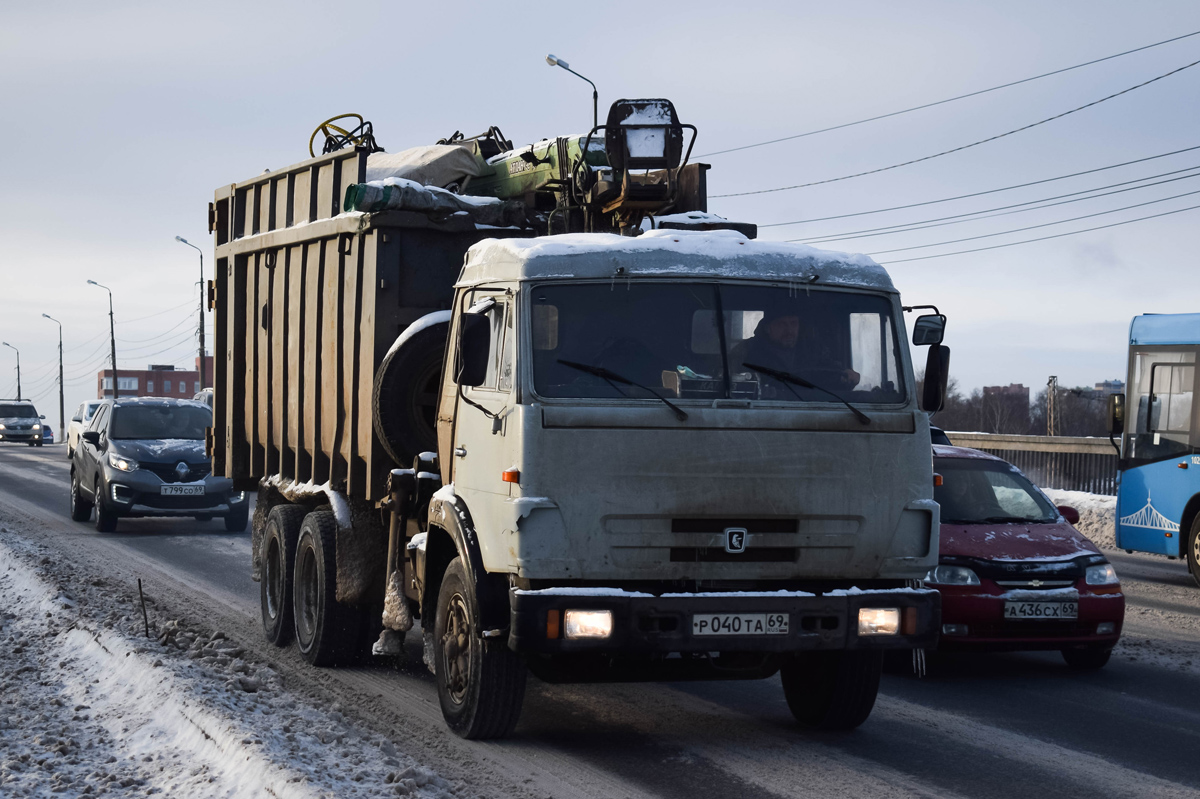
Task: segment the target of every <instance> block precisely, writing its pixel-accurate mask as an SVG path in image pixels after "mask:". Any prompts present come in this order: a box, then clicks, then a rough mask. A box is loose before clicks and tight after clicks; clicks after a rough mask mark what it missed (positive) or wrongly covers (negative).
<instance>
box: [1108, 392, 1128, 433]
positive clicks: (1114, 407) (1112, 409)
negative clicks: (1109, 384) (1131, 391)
mask: <svg viewBox="0 0 1200 799" xmlns="http://www.w3.org/2000/svg"><path fill="white" fill-rule="evenodd" d="M1124 432H1125V395H1124V394H1109V395H1108V434H1109V435H1110V436H1119V435H1121V434H1122V433H1124Z"/></svg>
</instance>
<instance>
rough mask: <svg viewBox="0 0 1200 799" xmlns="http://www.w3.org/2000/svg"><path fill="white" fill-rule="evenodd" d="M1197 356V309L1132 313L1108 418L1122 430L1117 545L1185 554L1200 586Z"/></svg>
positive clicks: (1199, 334) (1199, 385) (1199, 331)
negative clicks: (1121, 388)
mask: <svg viewBox="0 0 1200 799" xmlns="http://www.w3.org/2000/svg"><path fill="white" fill-rule="evenodd" d="M1198 354H1200V313H1193V314H1143V315H1141V316H1136V317H1134V319H1133V322H1132V323H1131V324H1130V326H1129V371H1128V377H1127V379H1126V381H1125V396H1124V397H1123V398H1122V397H1120V396H1117V397H1114V398H1113V399H1112V400H1111V401H1110V403H1111V404H1110V406H1109V407H1110V412H1109V417H1110V422H1111V424H1112V431H1113V433H1114V434H1115V433H1118V432H1119V433H1121V444H1120V450H1121V457H1120V462H1119V465H1118V487H1117V512H1116V517H1117V518H1116V536H1117V547H1118V548H1120V549H1125V550H1129V551H1137V552H1152V553H1155V554H1158V555H1167V556H1170V557H1172V558H1186V559H1187V561H1188V569H1189V570H1190V571H1191V573H1192V577H1193V578H1195V580H1196V582H1197V584H1200V403H1195V402H1193V401H1192V398H1193V397H1195V396H1196V394H1197V391H1200V383H1197V379H1198V378H1200V372H1197V370H1196V361H1197V360H1198V358H1197V355H1198Z"/></svg>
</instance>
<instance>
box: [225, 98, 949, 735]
mask: <svg viewBox="0 0 1200 799" xmlns="http://www.w3.org/2000/svg"><path fill="white" fill-rule="evenodd" d="M688 132H689V127H688V126H685V125H683V124H682V123H680V122H679V120H678V117H677V116H676V112H675V109H674V107H673V106H672V105H671V104H670V103H669V102H668V101H666V100H623V101H619V102H617V103H615V104H614V105H613V107H612V110H611V111H610V113H609V117H608V120H607V122H606V124H605V125H602V126H598V127H597V128H596V129H594V130H592V131H591V132H590V133H589V134H587V135H586V136H574V137H564V138H560V139H552V140H547V141H544V142H541V143H539V144H536V145H533V146H530V147H526V148H514V147H513V146H512V144H511V143H510V142H508V141H507V140H505V139H504V138H503V135H502V134H500V133H499V131H498V130H497V129H495V128H492V129H490V130H489V132H488V133H487V134H485V135H483V136H479V137H473V138H469V139H468V138H465V137H462V136H461V135H455V136H452V137H448V138H447V139H446V140H443V141H442V142H441V143H439V144H437V145H430V146H428V147H421V148H414V149H413V150H408V151H404V152H401V153H397V154H394V155H392V154H388V153H383V152H380V151H379V150H378V145H377V144H376V143H375V140H374V137H373V135H372V131H371V130H370V128H369V123H363V124H360V125H359V126H358V127H357V128H355V129H353V130H345V129H343V128H336V127H330V126H327V127H326V134H327V139H326V149H327V150H329V152H327V153H324V154H322V155H317V156H314V157H312V158H311V159H309V160H306V161H303V162H301V163H298V164H296V165H294V166H291V167H288V168H286V169H283V170H280V171H274V172H267V173H264V174H262V175H258V176H256V177H254V178H251V179H250V180H248V181H245V182H243V183H235V184H230V185H228V186H225V187H223V188H221V189H218V190H217V192H216V197H215V201H214V203H213V204H212V206H211V208H210V226H211V230H212V232H213V233H214V234H215V239H216V247H215V249H216V252H215V255H216V279H215V281H214V283H213V285H212V286H211V289H210V304H211V307H212V308H213V310H214V311H215V314H216V336H217V347H216V351H217V354H218V355H217V360H216V382H215V395H214V409H215V417H214V427H213V428H212V430H211V435H210V439H209V449H210V453H211V456H212V458H213V464H214V471H215V473H216V474H221V475H226V476H228V477H231V478H232V479H233V480H234V481H235V486H236V487H238V488H241V489H245V490H257V491H258V504H257V509H256V512H255V517H254V522H253V564H252V568H253V573H254V576H255V578H256V579H258V580H259V581H260V582H261V589H262V590H261V597H262V619H263V628H264V631H265V634H266V636H267V638H268V639H270V640H271V641H273V642H274V643H276V644H278V645H280V646H284V645H288V644H290V643H291V642H292V641H293V640H295V642H296V645H297V646H298V648H299V651H300V652H301V654H302V655H303V656H304V657H305V658H306V659H307V660H308V661H309V662H310V663H312V664H313V665H315V666H336V665H339V664H348V663H355V662H361V661H362V660H363V659H367V658H370V657H372V655H374V656H377V657H378V656H391V657H395V656H404V655H405V654H407V653H411V652H412V649H415V643H416V641H417V640H420V641H421V642H422V644H423V653H424V658H425V662H426V664H427V665H428V666H429V668H430V669H431V670H432V671H433V672H434V674H435V675H436V681H437V688H438V695H439V698H440V702H441V707H442V710H443V712H444V715H445V719H446V722H447V724H448V725H449V727H450V728H451V729H452V730H453V731H454V732H455V733H457V734H458V735H460V736H463V737H466V738H494V737H500V736H504V735H506V734H508V733H509V732H511V731H512V730H513V729H514V727H515V725H516V724H517V720H518V716H519V714H520V709H521V704H522V699H523V695H524V690H525V683H526V679H527V675H528V674H530V673H532V674H533V675H534V676H535V677H537V678H539V679H542V680H546V681H554V682H598V681H617V680H624V681H667V680H671V681H675V680H718V679H720V680H724V679H761V678H767V677H770V676H772V675H774V674H776V673H778V674H780V675H781V679H782V684H783V689H784V692H785V694H786V698H787V702H788V705H789V707H790V708H791V710H792V712H793V713H794V715H795V717H796V719H797V720H798V721H799V722H800V723H802V724H804V725H808V726H813V727H820V728H834V729H837V728H841V729H846V728H852V727H855V726H857V725H859V724H861V723H862V722H863V721H864V720H865V719H866V718H867V716H868V715H869V713H870V711H871V708H872V706H873V704H874V701H875V696H876V692H877V689H878V685H879V679H880V672H881V668H882V660H883V654H884V652H885V651H886V650H912V651H918V650H922V649H925V648H929V647H932V646H933V645H934V644H935V642H936V638H937V632H938V629H939V617H940V613H939V604H938V594H937V592H936V591H932V590H927V589H925V588H924V587H923V585H922V578H923V577H924V575H925V574H926V573H927V572H928V571H929V569H931V568H932V567H933V566H935V565H936V564H937V547H938V524H939V517H938V506H937V505H936V504H935V503H934V501H933V481H934V474H933V470H932V456H931V448H930V437H929V423H928V416H927V411H929V410H936V409H937V408H938V407H940V404H941V397H942V395H943V394H944V390H945V368H946V364H947V361H948V357H949V352H948V349H947V348H945V347H943V346H942V345H941V340H942V331H943V329H944V326H945V317H944V316H941V315H940V314H938V313H936V309H934V313H929V314H925V315H923V316H920V317H919V318H918V319H917V320H916V322H915V324H914V325H913V341H914V343H915V344H916V345H922V346H923V345H928V346H929V351H928V356H929V357H928V360H927V363H926V365H925V373H924V376H925V379H924V384H923V390H922V391H920V392H919V391H918V383H917V381H916V380H915V379H914V371H913V364H912V363H911V360H910V354H909V347H908V346H907V342H906V340H905V338H906V333H905V320H904V312H905V311H906V310H910V309H907V308H904V307H902V306H901V302H900V297H899V294H898V293H897V291H896V288H895V287H894V286H893V284H892V281H891V279H890V278H889V276H888V274H887V273H886V272H885V271H884V269H883V268H881V267H880V266H878V265H877V264H875V263H874V262H873V261H872V260H870V259H869V258H867V257H865V256H849V255H842V254H838V253H831V252H825V251H821V250H816V249H812V248H809V247H804V246H798V245H788V244H775V243H764V242H760V241H757V240H756V239H755V238H754V233H755V228H754V226H753V225H749V224H743V223H732V222H727V221H725V220H722V219H720V218H719V217H715V216H713V215H711V214H709V213H707V207H706V200H705V193H706V192H705V184H706V177H705V174H706V170H707V166H706V165H703V164H688V163H687V160H688V159H687V150H690V146H689V147H687V148H686V149H685V146H684V143H685V139H687V138H688ZM691 132H692V133H693V136H694V129H691ZM919 393H920V394H921V397H920V401H919V398H918V394H919ZM414 627H415V629H412V631H411V633H410V632H409V631H410V629H411V628H414ZM406 635H411V636H412V638H411V639H410V642H411V644H413V645H414V646H413V647H406V646H405V639H406Z"/></svg>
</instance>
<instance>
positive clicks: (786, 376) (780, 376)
mask: <svg viewBox="0 0 1200 799" xmlns="http://www.w3.org/2000/svg"><path fill="white" fill-rule="evenodd" d="M742 366H745V367H746V368H747V369H750V370H752V371H755V372H762V373H763V374H764V375H768V376H770V377H773V378H775V379H776V380H778V381H780V382H782V383H783V384H785V385H787V386H788V388H789V389H791V392H792V393H793V394H796V390H795V389H794V388H791V385H790V384H793V383H794V384H795V385H797V386H800V387H801V388H812V389H816V390H817V391H822V392H824V393H826V394H828V395H829V396H831V397H833V398H834V399H835V400H837V401H838V402H840V403H842V404H843V405H845V406H846V407H847V408H849V409H850V410H851V411H853V412H854V415H855V416H857V417H858V421H860V422H862V423H863V424H870V423H871V417H870V416H867V415H866V414H865V413H863V412H862V411H860V410H859V409H858V408H855V407H854V406H853V405H851V404H850V403H849V402H847V401H846V400H845V399H844V398H842V397H841V396H839V395H837V394H835V393H834V392H832V391H830V390H829V389H827V388H825V387H824V386H818V385H817V384H816V383H810V382H808V381H807V380H805V379H804V378H803V377H799V376H798V375H794V374H792V373H791V372H784V371H781V370H779V369H772V368H771V367H769V366H760V365H758V364H756V363H743V364H742ZM796 399H798V400H801V402H803V400H802V399H801V397H800V395H799V394H796Z"/></svg>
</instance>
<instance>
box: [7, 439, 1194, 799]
mask: <svg viewBox="0 0 1200 799" xmlns="http://www.w3.org/2000/svg"><path fill="white" fill-rule="evenodd" d="M67 489H68V463H67V461H66V459H65V450H64V449H63V447H62V446H61V445H57V446H49V447H44V448H41V449H35V448H27V447H23V446H11V445H0V508H3V509H5V510H8V511H12V512H13V513H15V514H16V515H17V516H18V517H19V516H24V517H25V518H28V519H30V520H32V521H36V524H37V525H38V526H39V527H40V529H42V530H43V533H42V534H43V535H45V536H49V537H51V538H53V539H55V540H56V541H58V542H59V545H60V546H62V547H64V548H71V547H74V548H76V549H78V550H79V551H81V552H83V551H87V552H91V553H94V554H95V555H96V557H98V558H103V557H106V558H108V559H109V562H111V563H112V564H114V565H113V568H114V569H119V568H121V566H122V565H123V564H125V563H130V564H137V565H138V568H140V569H142V570H143V571H146V573H148V574H153V575H154V578H155V579H156V580H158V581H159V582H169V583H171V587H170V588H171V591H172V592H174V595H175V596H176V597H178V598H181V601H186V602H188V603H191V604H192V605H194V606H195V609H197V610H199V611H202V612H204V613H207V614H210V615H211V616H212V617H213V618H214V619H217V620H222V621H223V622H224V623H226V624H227V625H232V626H233V628H234V629H233V632H234V633H235V634H242V635H246V636H248V637H251V636H253V635H254V633H255V631H256V628H257V625H258V603H259V594H258V585H257V584H256V583H254V582H253V581H251V579H250V577H249V559H250V546H249V534H248V533H245V534H230V533H226V532H225V531H224V528H223V526H222V525H221V523H220V521H219V520H218V521H213V522H208V523H199V522H196V521H194V520H184V519H141V520H122V521H121V523H120V527H119V530H118V532H117V533H115V534H99V533H96V532H95V530H94V528H93V527H92V526H90V525H85V524H81V523H75V522H71V521H70V519H69V517H68V515H67ZM10 518H11V517H10ZM32 521H31V523H32ZM17 532H18V533H19V532H20V531H19V530H18V531H17ZM1109 555H1110V557H1111V559H1112V561H1113V563H1114V564H1115V565H1116V568H1117V570H1118V574H1119V575H1120V576H1121V578H1122V583H1123V586H1124V588H1125V591H1126V596H1127V601H1128V612H1127V617H1126V631H1125V638H1124V639H1123V641H1122V645H1121V646H1120V647H1118V650H1117V652H1116V653H1115V654H1114V657H1113V660H1112V661H1111V662H1110V664H1109V665H1108V667H1106V668H1105V669H1103V670H1101V671H1099V672H1095V673H1090V674H1079V673H1075V672H1071V671H1069V670H1068V669H1067V668H1066V667H1065V665H1064V664H1063V662H1062V660H1061V658H1060V657H1059V656H1058V655H1057V653H1028V654H1025V653H1020V654H1006V655H974V656H965V655H963V656H950V655H940V656H935V657H933V658H931V668H930V672H929V674H928V675H926V676H925V677H924V678H921V679H918V678H916V677H913V676H911V675H898V674H889V675H885V677H884V685H883V688H882V691H881V694H880V698H879V701H878V703H877V705H876V708H875V711H874V713H873V715H872V717H871V718H870V719H869V720H868V721H867V723H866V724H865V725H864V726H863V727H861V728H860V729H859V730H857V731H855V732H852V733H848V734H839V735H820V734H812V733H805V732H802V731H799V730H797V728H796V727H795V726H794V724H793V723H792V719H791V716H790V714H789V713H788V710H787V707H786V705H785V703H784V701H783V695H782V689H781V687H780V685H779V680H778V678H774V679H770V680H764V681H755V682H724V683H687V684H672V685H645V684H637V685H575V686H550V685H544V684H541V683H539V682H536V681H533V680H531V683H530V689H529V695H528V698H527V700H526V706H525V712H524V714H523V716H522V719H521V723H520V725H519V726H518V728H517V731H516V734H515V735H514V737H513V738H512V739H511V740H508V741H504V742H500V743H489V744H478V743H470V742H462V741H459V740H458V739H456V738H454V737H453V736H451V735H449V733H447V732H446V731H445V730H444V728H442V727H441V726H440V712H439V711H438V708H437V700H436V693H435V691H434V687H433V683H432V678H431V677H430V676H429V674H428V673H427V672H426V671H425V670H424V669H423V667H421V666H420V665H419V664H420V656H419V643H418V642H417V641H415V640H414V638H415V636H412V635H410V639H409V651H410V662H409V664H408V665H407V666H405V665H402V666H400V667H397V668H363V669H346V670H336V671H319V670H313V669H308V667H307V666H306V665H304V664H303V663H302V662H301V661H300V660H299V658H298V657H297V656H295V654H294V652H280V651H279V650H271V649H269V648H268V647H266V646H265V644H264V645H262V646H263V650H262V651H263V652H264V653H266V654H269V655H271V656H273V657H275V658H277V659H279V662H280V664H281V668H283V669H285V670H286V671H289V672H292V673H295V674H296V675H299V677H298V679H299V680H300V682H304V680H309V681H310V684H307V687H308V689H309V690H316V691H320V692H322V693H325V694H329V695H331V696H336V697H337V698H338V700H339V701H340V702H342V703H343V705H347V704H348V705H351V706H353V707H354V708H355V709H356V710H357V715H358V716H359V717H360V718H361V719H363V720H364V721H365V723H368V724H375V725H377V726H379V727H381V728H385V729H386V730H388V732H389V734H392V735H393V736H394V739H395V740H396V743H397V746H399V747H400V748H402V749H407V750H408V751H410V752H414V756H423V757H425V758H426V759H427V760H428V761H429V762H431V763H433V764H434V765H435V766H437V767H439V768H441V769H443V770H444V771H450V772H453V771H454V770H455V769H457V770H458V772H459V775H460V776H462V775H464V774H470V773H474V774H476V775H478V772H479V770H480V769H486V770H488V774H489V775H491V776H493V777H494V779H495V780H496V782H495V786H496V787H495V793H494V795H505V796H509V795H512V796H547V795H549V796H555V797H558V796H593V797H601V796H662V797H681V798H682V797H693V796H709V797H722V796H738V797H750V796H801V795H803V796H937V797H941V796H970V797H1012V796H1022V795H1029V796H1033V795H1047V796H1064V797H1068V796H1079V797H1085V796H1086V797H1094V796H1139V797H1140V796H1200V757H1198V754H1200V589H1198V588H1196V587H1195V585H1194V584H1193V583H1192V581H1191V578H1190V577H1189V576H1188V574H1187V572H1186V569H1185V567H1184V566H1183V565H1181V564H1180V562H1178V561H1175V562H1170V561H1167V560H1165V559H1162V558H1153V557H1150V556H1141V555H1125V554H1124V553H1109ZM259 637H260V638H261V636H259ZM272 653H273V654H272ZM304 675H308V676H304ZM414 750H415V751H414ZM487 795H489V796H490V795H493V793H488V794H487Z"/></svg>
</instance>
